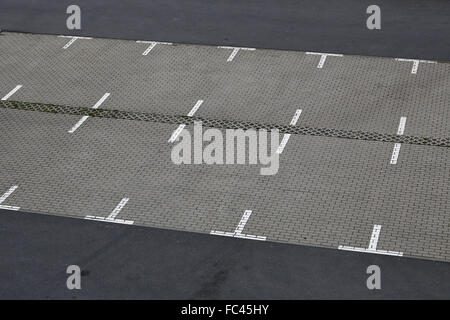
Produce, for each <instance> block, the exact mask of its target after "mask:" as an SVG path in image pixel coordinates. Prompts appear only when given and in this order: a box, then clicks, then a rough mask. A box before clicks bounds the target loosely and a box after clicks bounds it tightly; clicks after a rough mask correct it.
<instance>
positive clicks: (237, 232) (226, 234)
mask: <svg viewBox="0 0 450 320" xmlns="http://www.w3.org/2000/svg"><path fill="white" fill-rule="evenodd" d="M251 214H252V210H245V212H244V215H243V216H242V219H241V221H240V222H239V224H238V226H237V228H236V229H235V230H234V232H223V231H214V230H213V231H211V232H210V234H214V235H217V236H224V237H235V238H244V239H250V240H261V241H265V240H266V239H267V237H262V236H254V235H252V234H243V233H242V231H243V230H244V227H245V225H246V224H247V221H248V219H249V218H250V215H251Z"/></svg>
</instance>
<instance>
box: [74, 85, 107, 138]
mask: <svg viewBox="0 0 450 320" xmlns="http://www.w3.org/2000/svg"><path fill="white" fill-rule="evenodd" d="M109 95H110V93H109V92H107V93H105V94H104V95H103V97H101V98H100V100H98V101H97V103H96V104H95V105H94V106H93V107H92V109H97V108H98V107H100V105H101V104H102V103H103V102H104V101H105V100H106V99H107V98H108V97H109ZM88 118H89V116H83V117H82V118H81V119H80V120H79V121H78V122H77V123H76V124H75V125H74V126H73V127H72V128H71V129H70V130H69V131H68V132H69V133H74V132H75V131H76V130H77V129H78V128H79V127H80V126H81V125H82V124H83V122H85V121H86V120H87V119H88Z"/></svg>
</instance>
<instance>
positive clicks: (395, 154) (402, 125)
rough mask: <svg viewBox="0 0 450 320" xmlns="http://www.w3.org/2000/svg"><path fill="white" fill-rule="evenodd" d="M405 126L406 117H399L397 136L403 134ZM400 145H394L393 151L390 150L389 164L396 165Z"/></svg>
mask: <svg viewBox="0 0 450 320" xmlns="http://www.w3.org/2000/svg"><path fill="white" fill-rule="evenodd" d="M405 126H406V117H401V118H400V123H399V125H398V129H397V134H398V135H400V136H401V135H403V133H404V132H405ZM401 146H402V145H401V144H400V143H396V144H394V150H392V156H391V162H390V163H391V164H397V160H398V155H399V154H400V148H401Z"/></svg>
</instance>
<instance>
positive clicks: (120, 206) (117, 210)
mask: <svg viewBox="0 0 450 320" xmlns="http://www.w3.org/2000/svg"><path fill="white" fill-rule="evenodd" d="M129 200H130V199H129V198H123V199H122V200H121V201H120V202H119V204H118V205H117V206H116V207H115V208H114V210H113V211H112V212H111V214H110V215H109V216H108V217H106V218H105V217H98V216H86V217H84V218H85V219H87V220H96V221H102V222H111V223H122V224H133V223H134V221H132V220H123V219H116V217H117V215H118V214H119V213H120V211H121V210H122V209H123V207H125V205H126V204H127V202H128V201H129Z"/></svg>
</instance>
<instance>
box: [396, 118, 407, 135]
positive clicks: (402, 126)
mask: <svg viewBox="0 0 450 320" xmlns="http://www.w3.org/2000/svg"><path fill="white" fill-rule="evenodd" d="M405 125H406V117H400V123H399V125H398V130H397V134H398V135H402V134H403V133H404V132H405Z"/></svg>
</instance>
